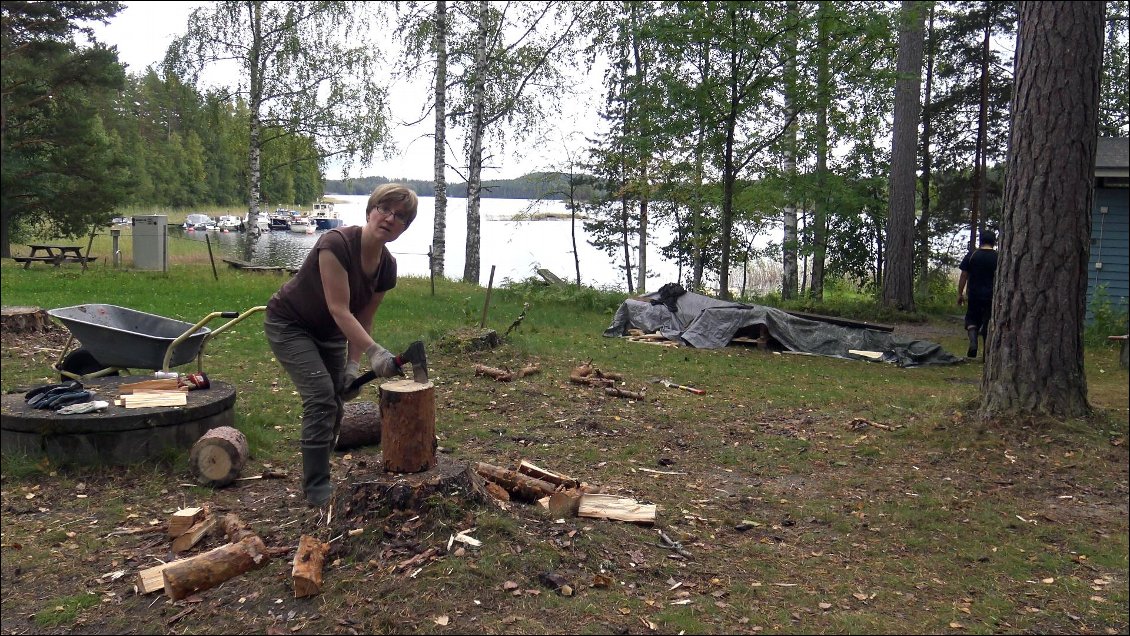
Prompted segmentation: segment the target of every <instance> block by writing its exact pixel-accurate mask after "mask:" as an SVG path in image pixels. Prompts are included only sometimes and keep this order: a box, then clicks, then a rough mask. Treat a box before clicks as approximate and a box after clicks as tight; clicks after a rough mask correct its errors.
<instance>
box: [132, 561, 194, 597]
mask: <svg viewBox="0 0 1130 636" xmlns="http://www.w3.org/2000/svg"><path fill="white" fill-rule="evenodd" d="M187 560H188V559H179V560H177V561H169V562H168V563H162V564H161V565H155V566H153V567H151V568H145V569H144V570H142V571H140V572H138V573H137V593H138V594H142V595H144V594H150V593H152V592H160V591H161V590H163V589H165V577H164V576H162V573H163V572H164V571H165V568H167V567H169V566H170V565H173V564H174V563H180V562H181V561H187Z"/></svg>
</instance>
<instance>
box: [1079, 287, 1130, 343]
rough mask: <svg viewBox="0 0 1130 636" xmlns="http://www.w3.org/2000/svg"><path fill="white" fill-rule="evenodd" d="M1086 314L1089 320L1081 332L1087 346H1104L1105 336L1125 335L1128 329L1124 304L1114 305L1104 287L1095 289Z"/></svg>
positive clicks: (1129, 319) (1127, 318) (1128, 312)
mask: <svg viewBox="0 0 1130 636" xmlns="http://www.w3.org/2000/svg"><path fill="white" fill-rule="evenodd" d="M1087 312H1088V314H1089V315H1090V318H1091V319H1090V321H1089V322H1088V323H1087V326H1086V327H1085V328H1084V330H1083V341H1084V342H1085V343H1086V344H1088V345H1091V346H1095V345H1104V344H1106V343H1107V342H1108V340H1107V336H1121V335H1125V334H1126V333H1127V329H1128V328H1130V325H1128V321H1130V311H1128V310H1127V305H1126V303H1125V302H1124V303H1122V305H1121V306H1119V305H1116V304H1115V303H1114V302H1113V301H1112V300H1111V298H1110V294H1109V293H1107V290H1106V285H1099V286H1098V287H1097V288H1095V292H1094V295H1093V296H1092V298H1091V305H1090V307H1088V308H1087Z"/></svg>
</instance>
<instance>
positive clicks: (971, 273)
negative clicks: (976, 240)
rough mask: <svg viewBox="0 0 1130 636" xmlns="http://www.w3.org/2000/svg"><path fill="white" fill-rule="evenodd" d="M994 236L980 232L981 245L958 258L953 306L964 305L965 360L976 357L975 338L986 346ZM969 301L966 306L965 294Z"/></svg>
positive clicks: (994, 265)
mask: <svg viewBox="0 0 1130 636" xmlns="http://www.w3.org/2000/svg"><path fill="white" fill-rule="evenodd" d="M996 246H997V235H996V234H993V233H992V232H989V231H984V232H981V245H980V247H978V248H977V249H975V250H973V251H972V252H970V253H968V254H966V255H965V258H963V259H961V265H960V266H959V267H960V268H961V277H960V278H958V281H957V304H958V305H966V310H965V331H966V332H967V333H968V334H969V352H968V354H967V355H968V357H970V358H976V357H977V336H978V334H979V335H980V336H981V338H982V339H983V340H984V344H985V347H986V348H988V343H989V340H988V338H989V317H990V315H991V314H992V309H993V276H994V275H995V274H996V272H997V250H996ZM967 287H968V291H969V298H968V303H966V300H967V299H966V296H965V292H966V289H967Z"/></svg>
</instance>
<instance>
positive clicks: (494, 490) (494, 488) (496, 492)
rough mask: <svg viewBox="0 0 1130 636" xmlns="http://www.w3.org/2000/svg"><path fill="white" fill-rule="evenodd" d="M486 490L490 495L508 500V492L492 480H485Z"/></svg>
mask: <svg viewBox="0 0 1130 636" xmlns="http://www.w3.org/2000/svg"><path fill="white" fill-rule="evenodd" d="M487 492H488V493H490V496H491V497H494V498H495V499H497V500H499V501H510V493H509V492H507V491H506V489H505V488H503V487H502V486H499V485H498V484H496V483H494V482H493V481H489V480H488V481H487Z"/></svg>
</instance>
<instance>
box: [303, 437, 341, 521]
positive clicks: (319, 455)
mask: <svg viewBox="0 0 1130 636" xmlns="http://www.w3.org/2000/svg"><path fill="white" fill-rule="evenodd" d="M331 453H333V447H332V446H310V447H304V448H303V449H302V492H303V493H305V495H306V503H307V504H309V505H310V506H314V507H317V506H322V505H324V504H325V503H326V502H328V501H329V500H330V496H331V495H332V494H333V490H334V487H333V482H332V481H331V480H330V454H331Z"/></svg>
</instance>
